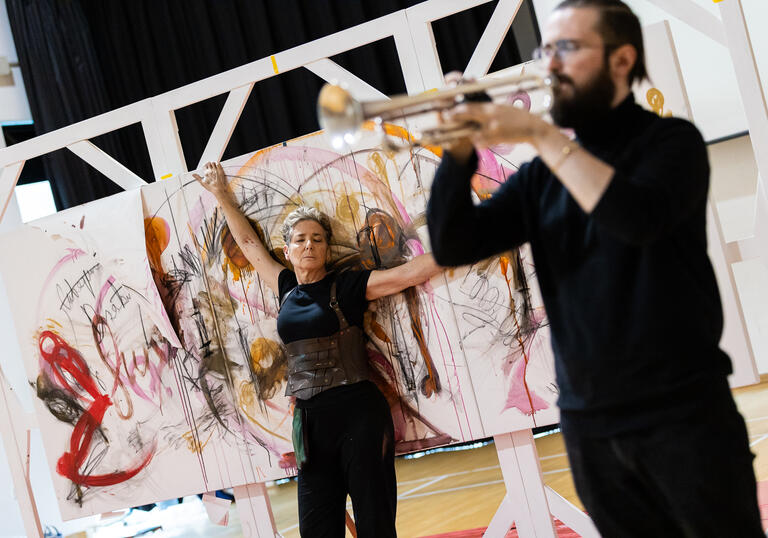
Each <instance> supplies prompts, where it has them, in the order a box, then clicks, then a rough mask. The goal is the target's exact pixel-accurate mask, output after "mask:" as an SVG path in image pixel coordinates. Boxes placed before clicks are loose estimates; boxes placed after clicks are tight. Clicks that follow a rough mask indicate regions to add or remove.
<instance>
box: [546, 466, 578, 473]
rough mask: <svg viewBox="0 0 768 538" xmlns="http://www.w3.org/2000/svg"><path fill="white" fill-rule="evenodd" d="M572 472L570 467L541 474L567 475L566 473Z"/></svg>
mask: <svg viewBox="0 0 768 538" xmlns="http://www.w3.org/2000/svg"><path fill="white" fill-rule="evenodd" d="M570 470H571V468H570V467H566V468H564V469H552V470H551V471H544V472H543V473H541V474H556V473H565V472H568V471H570Z"/></svg>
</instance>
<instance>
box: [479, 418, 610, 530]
mask: <svg viewBox="0 0 768 538" xmlns="http://www.w3.org/2000/svg"><path fill="white" fill-rule="evenodd" d="M493 440H494V442H495V443H496V452H497V454H498V456H499V465H500V466H501V473H502V475H504V485H505V486H506V487H507V494H506V495H505V496H504V500H503V501H502V502H501V505H500V506H499V508H498V510H496V514H494V516H493V519H492V520H491V523H490V525H488V529H486V531H485V534H484V535H483V536H485V537H488V538H503V537H504V536H505V535H506V534H507V532H508V531H509V529H510V528H511V527H512V524H513V523H517V532H518V534H519V535H520V536H521V537H525V538H528V537H535V538H554V537H555V536H557V533H556V531H555V526H554V522H553V520H552V516H555V517H557V518H558V519H559V520H560V521H562V522H563V523H565V524H566V525H567V526H568V527H570V528H571V529H573V530H574V531H576V532H577V533H579V534H580V535H581V536H583V537H584V538H600V534H599V533H598V532H597V529H596V528H595V525H594V523H592V520H591V519H590V518H589V516H588V515H587V514H585V513H584V512H582V511H581V510H579V509H578V508H577V507H576V506H574V505H573V504H571V503H570V502H568V501H566V500H565V499H564V498H563V497H561V496H560V495H559V494H558V493H557V492H555V491H554V490H553V489H552V488H550V487H547V486H545V485H544V478H543V476H542V474H541V466H540V465H539V456H538V453H537V452H536V443H535V442H534V440H533V433H532V432H531V430H523V431H519V432H514V433H506V434H504V435H496V436H494V438H493Z"/></svg>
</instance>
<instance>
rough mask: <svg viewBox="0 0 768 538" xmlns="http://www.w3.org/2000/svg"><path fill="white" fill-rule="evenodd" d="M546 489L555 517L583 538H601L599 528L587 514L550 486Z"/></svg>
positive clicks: (550, 507)
mask: <svg viewBox="0 0 768 538" xmlns="http://www.w3.org/2000/svg"><path fill="white" fill-rule="evenodd" d="M544 489H545V491H546V493H547V500H548V501H549V509H550V510H551V511H552V515H553V516H555V517H556V518H557V519H559V520H560V521H562V522H563V523H565V524H566V525H567V526H568V527H569V528H570V529H571V530H573V531H575V532H577V533H578V534H579V535H581V537H582V538H600V533H599V532H597V527H595V524H594V523H592V519H591V518H590V517H589V516H588V515H587V514H585V513H584V512H582V511H581V510H579V508H578V507H577V506H574V505H573V504H571V503H570V502H568V501H567V500H565V499H564V498H563V497H562V496H560V494H559V493H557V492H556V491H555V490H553V489H552V488H550V487H549V486H544Z"/></svg>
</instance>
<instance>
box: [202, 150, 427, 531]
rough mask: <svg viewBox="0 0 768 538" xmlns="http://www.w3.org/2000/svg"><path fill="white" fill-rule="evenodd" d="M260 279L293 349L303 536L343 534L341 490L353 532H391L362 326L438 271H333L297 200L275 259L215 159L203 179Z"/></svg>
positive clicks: (378, 417) (388, 428)
mask: <svg viewBox="0 0 768 538" xmlns="http://www.w3.org/2000/svg"><path fill="white" fill-rule="evenodd" d="M194 177H195V179H197V180H198V181H199V182H200V183H201V184H202V185H203V187H205V188H206V189H207V190H208V191H210V192H211V193H212V194H213V195H214V196H215V197H216V199H217V201H218V202H219V205H220V206H221V209H222V212H223V213H224V217H225V218H226V221H227V225H228V226H229V230H230V232H231V233H232V236H233V237H234V239H235V241H236V242H237V244H238V246H239V247H240V249H241V250H242V252H243V255H245V257H246V258H247V259H248V261H249V262H250V263H251V265H253V268H254V270H255V271H256V272H257V273H258V274H259V278H260V279H261V280H262V281H263V282H265V283H266V285H267V286H268V287H269V288H271V289H272V291H274V292H275V293H276V294H277V295H278V297H279V298H280V305H281V306H280V313H279V314H278V318H277V330H278V333H279V335H280V338H281V339H282V340H283V343H284V344H285V345H286V349H287V352H288V356H289V361H290V365H289V375H288V383H287V389H286V394H287V395H289V396H294V397H296V410H295V412H294V421H293V424H294V435H293V437H294V446H295V451H296V455H297V460H298V463H299V476H298V496H299V530H300V532H301V535H302V536H312V537H320V536H333V537H343V536H344V532H345V530H344V527H345V513H346V510H345V505H346V498H347V493H349V495H350V497H351V498H352V505H353V509H354V513H355V525H356V527H357V532H358V536H360V537H361V538H366V537H379V536H381V537H389V536H395V535H396V531H395V509H396V503H397V484H396V480H395V465H394V430H393V425H392V416H391V414H390V411H389V405H388V404H387V402H386V400H385V399H384V396H383V395H382V394H381V392H379V390H378V389H377V388H376V385H374V384H373V383H372V382H371V381H370V380H368V373H367V368H368V367H367V356H366V352H365V340H364V335H363V331H362V325H363V313H364V312H365V310H366V309H367V306H368V301H373V300H375V299H378V298H380V297H384V296H386V295H390V294H393V293H397V292H400V291H402V290H404V289H406V288H408V287H411V286H414V285H416V284H419V283H421V282H424V281H426V280H428V279H429V278H430V277H432V276H433V275H435V274H437V273H438V272H439V271H440V268H439V267H438V265H437V264H436V263H435V261H434V258H432V256H431V255H429V254H424V255H421V256H417V257H415V258H413V259H412V260H410V261H409V262H407V263H404V264H403V265H400V266H398V267H394V268H392V269H386V270H365V271H347V272H344V273H340V274H335V273H333V272H331V273H329V272H328V271H327V270H326V264H327V263H328V262H329V261H330V248H329V245H330V239H331V226H330V221H329V219H328V217H327V216H326V215H324V214H323V213H321V212H320V211H318V210H316V209H314V208H309V207H300V208H298V209H297V210H295V211H293V212H292V213H290V214H289V215H288V217H287V218H286V220H285V222H284V224H283V228H282V234H283V239H284V241H285V246H284V247H283V252H284V253H285V258H286V259H287V260H289V261H290V262H291V264H292V265H293V271H291V270H290V269H286V268H285V267H283V266H282V265H281V264H280V263H278V262H277V261H275V260H274V259H273V258H272V257H271V256H270V255H269V252H268V251H267V248H266V247H265V245H264V244H263V243H262V242H261V239H260V238H259V236H258V235H257V233H256V232H255V231H254V230H253V228H252V227H251V225H250V223H249V222H248V220H247V219H246V217H245V215H244V214H243V212H242V211H241V210H240V208H239V206H238V204H237V201H236V199H235V196H234V194H233V193H232V191H231V189H230V188H229V185H228V183H227V179H226V176H225V174H224V170H223V169H222V167H221V164H219V163H207V164H206V165H205V172H204V175H203V177H202V178H201V177H200V176H199V175H194Z"/></svg>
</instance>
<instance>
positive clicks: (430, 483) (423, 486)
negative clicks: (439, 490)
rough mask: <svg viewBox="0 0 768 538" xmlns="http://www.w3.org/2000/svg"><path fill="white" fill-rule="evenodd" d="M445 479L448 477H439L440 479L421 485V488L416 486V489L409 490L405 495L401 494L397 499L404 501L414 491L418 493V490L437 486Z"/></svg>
mask: <svg viewBox="0 0 768 538" xmlns="http://www.w3.org/2000/svg"><path fill="white" fill-rule="evenodd" d="M444 478H446V475H443V476H438V477H436V478H434V479H432V480H430V481H429V482H424V483H423V484H421V485H420V486H416V487H415V488H412V489H409V490H408V491H406V492H405V493H401V494H400V495H398V496H397V498H398V499H404V498H405V497H407V496H408V495H410V494H411V493H413V492H414V491H418V490H420V489H424V488H426V487H427V486H431V485H432V484H437V483H438V482H440V481H441V480H443V479H444Z"/></svg>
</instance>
